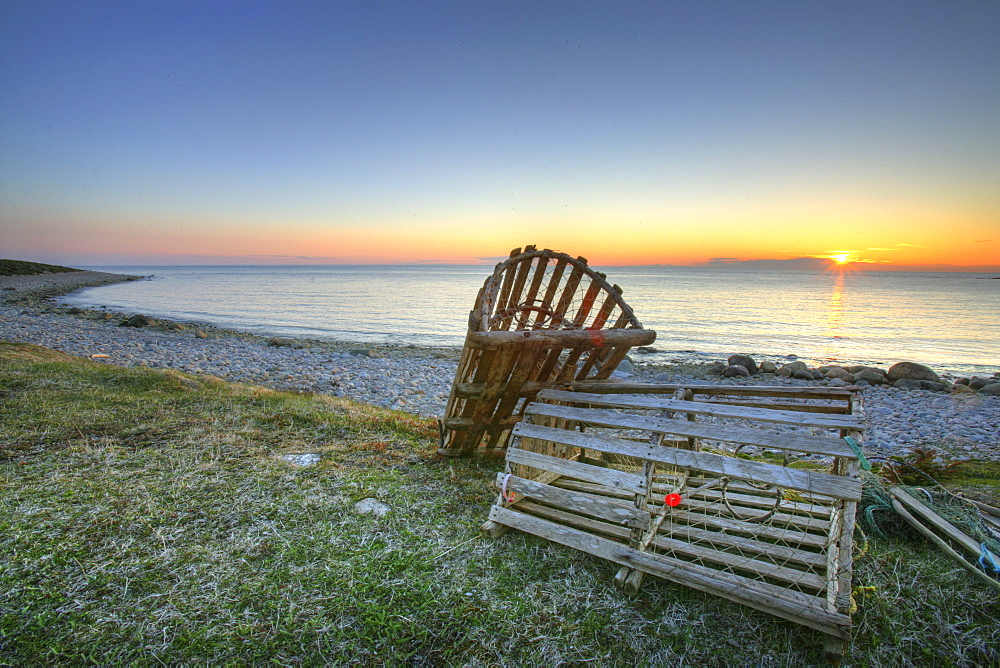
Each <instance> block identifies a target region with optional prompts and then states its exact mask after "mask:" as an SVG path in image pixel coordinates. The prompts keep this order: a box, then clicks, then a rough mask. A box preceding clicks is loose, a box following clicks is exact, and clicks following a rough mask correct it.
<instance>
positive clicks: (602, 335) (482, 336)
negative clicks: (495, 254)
mask: <svg viewBox="0 0 1000 668" xmlns="http://www.w3.org/2000/svg"><path fill="white" fill-rule="evenodd" d="M621 293H622V290H621V288H620V287H618V286H617V285H611V284H610V283H608V281H607V280H606V277H605V275H604V274H602V273H600V272H596V271H594V270H593V269H591V268H590V267H589V266H587V261H586V260H585V259H584V258H581V257H578V258H573V257H570V256H569V255H567V254H565V253H560V252H557V251H553V250H537V249H536V248H535V247H534V246H526V247H525V248H524V250H523V251H522V250H521V249H520V248H515V249H514V250H513V251H511V254H510V257H509V258H508V259H507V260H505V261H504V262H501V263H500V264H498V265H497V266H496V268H495V269H494V271H493V274H492V275H491V276H490V277H488V278H487V279H486V281H485V283H484V284H483V287H482V289H481V290H480V291H479V294H478V296H477V297H476V301H475V305H474V306H473V309H472V311H471V312H470V314H469V329H468V332H467V334H466V339H465V346H464V348H463V350H462V357H461V360H460V361H459V364H458V370H457V372H456V374H455V382H454V384H453V386H452V391H451V396H450V397H449V399H448V405H447V408H446V409H445V415H444V418H443V419H442V421H441V448H440V452H441V453H442V454H448V455H458V454H468V453H470V452H472V451H473V450H475V449H476V448H477V447H478V446H479V445H480V444H482V445H483V446H484V447H485V448H486V449H497V448H502V447H504V446H505V445H506V442H507V436H508V434H509V432H510V429H511V427H513V426H514V423H515V422H517V420H518V416H519V415H520V412H521V409H522V408H523V407H524V405H525V403H526V402H527V401H530V400H531V399H532V398H533V397H534V396H535V394H536V393H537V392H538V391H539V390H540V389H542V388H544V387H549V386H553V385H555V384H560V383H566V382H571V381H588V380H601V379H606V378H608V377H609V376H610V375H611V373H612V372H613V371H614V370H615V368H616V367H617V366H618V364H620V363H621V361H622V360H623V359H624V358H625V356H626V355H627V354H628V351H629V350H630V349H631V348H632V346H636V345H645V344H648V343H652V342H653V341H654V340H655V338H656V333H655V332H653V331H652V330H646V329H643V328H642V324H641V323H640V322H639V321H638V320H637V319H636V317H635V314H634V313H633V312H632V309H631V308H630V307H629V306H628V304H626V303H625V301H624V300H623V299H622V296H621Z"/></svg>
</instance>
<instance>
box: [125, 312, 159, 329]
mask: <svg viewBox="0 0 1000 668" xmlns="http://www.w3.org/2000/svg"><path fill="white" fill-rule="evenodd" d="M155 325H156V320H154V319H153V318H150V317H149V316H148V315H134V316H132V317H131V318H129V319H128V320H125V321H124V322H122V323H121V324H120V325H118V326H119V327H136V328H141V327H153V326H155Z"/></svg>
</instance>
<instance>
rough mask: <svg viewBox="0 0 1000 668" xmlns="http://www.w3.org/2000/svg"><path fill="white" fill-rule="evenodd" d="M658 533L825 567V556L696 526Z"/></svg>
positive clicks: (678, 526) (673, 527)
mask: <svg viewBox="0 0 1000 668" xmlns="http://www.w3.org/2000/svg"><path fill="white" fill-rule="evenodd" d="M660 533H662V534H664V535H666V536H669V537H682V538H684V539H686V540H687V541H688V542H691V541H697V542H699V543H710V544H712V545H715V546H717V547H719V548H738V549H740V550H741V551H743V552H749V553H751V554H757V555H763V556H767V557H769V558H771V559H773V560H774V561H780V562H789V561H791V562H795V563H797V564H802V565H803V566H808V567H810V568H813V569H816V570H822V569H823V568H824V567H825V566H826V556H825V555H823V554H820V553H819V552H810V551H809V550H801V549H796V548H795V547H789V546H787V545H780V544H777V543H765V542H758V541H756V540H748V539H746V538H740V537H737V536H733V535H731V534H729V533H724V532H722V531H710V530H708V529H699V528H698V527H696V526H691V525H683V524H677V523H676V522H673V523H670V524H668V525H666V526H664V527H663V529H661V531H660Z"/></svg>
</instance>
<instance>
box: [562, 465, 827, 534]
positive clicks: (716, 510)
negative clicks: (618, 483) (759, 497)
mask: <svg viewBox="0 0 1000 668" xmlns="http://www.w3.org/2000/svg"><path fill="white" fill-rule="evenodd" d="M552 484H554V485H556V486H558V487H561V488H563V489H570V490H573V491H576V492H582V493H584V494H601V495H602V496H608V497H612V498H619V499H623V500H624V499H627V498H629V495H628V494H627V493H624V492H618V491H617V490H612V489H610V488H607V487H602V486H595V485H593V484H592V483H587V482H581V481H579V480H572V479H569V478H563V479H560V480H559V481H558V482H553V483H552ZM684 499H685V500H684V503H683V510H675V511H674V517H677V518H682V517H683V518H685V519H687V520H688V521H696V520H695V518H697V517H699V516H701V517H705V518H710V519H714V518H733V515H732V512H731V511H730V510H729V508H727V507H726V506H725V505H724V504H722V503H719V502H713V501H703V500H700V499H692V498H690V497H684ZM730 505H733V506H735V507H741V506H740V504H739V503H738V502H735V500H734V501H731V502H730ZM764 505H765V504H764V503H761V504H759V505H758V506H757V507H758V508H760V507H763V506H764ZM773 506H774V501H773V500H772V501H771V503H770V505H768V506H767V507H773ZM747 507H748V504H746V505H744V506H742V508H743V509H747ZM749 508H750V509H752V508H753V507H752V506H749ZM685 511H689V512H691V513H692V514H691V515H682V514H681V513H682V512H685ZM695 513H698V514H700V515H696V514H695ZM755 514H761V513H755ZM733 521H736V522H739V521H740V520H738V519H733ZM767 525H771V526H775V527H793V529H792V530H794V531H796V532H798V531H812V532H821V533H822V534H823V535H824V536H825V535H826V533H827V532H828V531H829V528H830V522H829V520H822V519H816V518H813V517H809V516H806V515H795V514H791V513H786V512H780V511H779V512H775V513H774V515H773V516H772V517H771V519H770V520H768V522H767ZM780 530H781V531H789V529H780ZM794 535H795V536H796V537H797V539H798V540H805V539H804V538H802V537H801V536H800V535H799V534H798V533H796V534H794ZM823 541H824V542H823V544H825V542H826V539H825V538H824V539H823Z"/></svg>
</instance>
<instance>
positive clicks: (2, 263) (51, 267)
mask: <svg viewBox="0 0 1000 668" xmlns="http://www.w3.org/2000/svg"><path fill="white" fill-rule="evenodd" d="M71 271H80V270H79V269H72V268H70V267H60V266H59V265H55V264H42V263H41V262H26V261H25V260H3V259H0V276H25V275H30V274H65V273H67V272H71Z"/></svg>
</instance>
